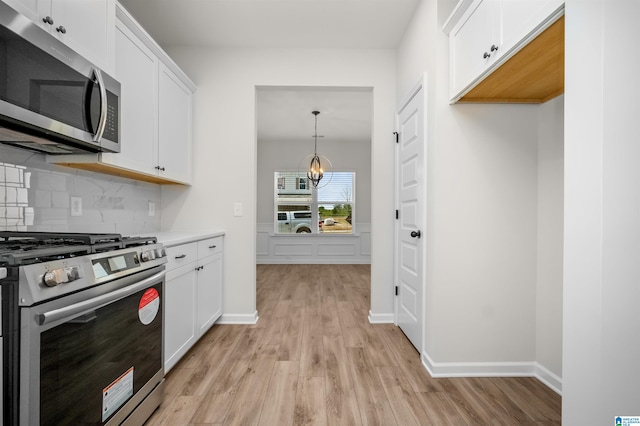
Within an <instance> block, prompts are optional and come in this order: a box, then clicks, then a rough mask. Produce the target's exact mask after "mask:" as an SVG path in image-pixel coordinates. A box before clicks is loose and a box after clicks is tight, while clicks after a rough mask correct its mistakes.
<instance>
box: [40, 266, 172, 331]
mask: <svg viewBox="0 0 640 426" xmlns="http://www.w3.org/2000/svg"><path fill="white" fill-rule="evenodd" d="M164 276H165V271H162V272H158V273H157V274H154V275H152V276H150V277H148V278H145V279H143V280H142V281H138V282H136V283H135V284H132V285H130V286H127V287H123V288H120V289H118V290H115V291H112V292H109V293H106V294H103V295H101V296H98V297H94V298H93V299H89V300H84V301H82V302H78V303H75V304H73V305H69V306H64V307H62V308H59V309H54V310H52V311H49V312H44V313H38V314H36V321H37V322H38V324H39V325H45V324H48V323H51V322H53V321H57V320H59V319H63V318H68V317H70V316H72V315H75V314H79V313H81V312H86V311H89V310H92V309H98V308H101V307H103V306H106V305H108V304H109V303H112V302H115V301H117V300H120V299H124V298H125V297H127V296H131V295H132V294H135V293H137V292H139V291H140V290H144V289H145V288H147V287H150V286H151V285H153V284H155V283H156V282H158V281H161V280H162V279H164Z"/></svg>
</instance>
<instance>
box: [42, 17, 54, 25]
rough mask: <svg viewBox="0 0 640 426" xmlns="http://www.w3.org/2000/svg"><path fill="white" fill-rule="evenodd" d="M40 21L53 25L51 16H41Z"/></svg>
mask: <svg viewBox="0 0 640 426" xmlns="http://www.w3.org/2000/svg"><path fill="white" fill-rule="evenodd" d="M42 22H44V23H45V24H49V25H53V19H51V16H46V17H44V18H42Z"/></svg>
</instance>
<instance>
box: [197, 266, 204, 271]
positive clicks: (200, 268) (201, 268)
mask: <svg viewBox="0 0 640 426" xmlns="http://www.w3.org/2000/svg"><path fill="white" fill-rule="evenodd" d="M203 269H204V266H198V267H197V268H196V271H201V270H203Z"/></svg>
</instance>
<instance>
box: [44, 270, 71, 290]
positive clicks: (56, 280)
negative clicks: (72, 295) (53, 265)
mask: <svg viewBox="0 0 640 426" xmlns="http://www.w3.org/2000/svg"><path fill="white" fill-rule="evenodd" d="M63 275H64V277H63ZM66 275H67V274H66V272H65V271H64V269H54V270H53V271H49V272H47V273H46V274H44V276H43V277H42V281H43V282H44V284H45V285H46V286H47V287H55V286H57V285H58V284H62V283H66V282H67V281H68V277H67V276H66Z"/></svg>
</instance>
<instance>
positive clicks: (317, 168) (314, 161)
mask: <svg viewBox="0 0 640 426" xmlns="http://www.w3.org/2000/svg"><path fill="white" fill-rule="evenodd" d="M311 114H313V115H314V116H315V132H314V135H313V139H314V145H313V158H311V164H309V171H308V172H307V178H308V179H309V180H310V181H311V184H312V185H313V187H314V188H317V187H318V184H319V183H320V181H321V180H322V176H323V175H324V172H323V170H322V164H321V163H320V157H318V114H320V111H311Z"/></svg>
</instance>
